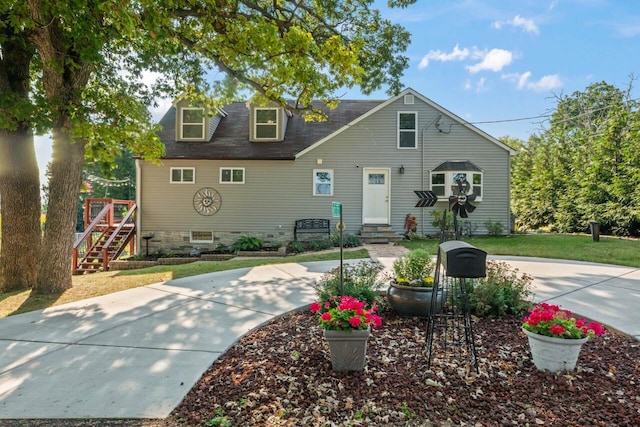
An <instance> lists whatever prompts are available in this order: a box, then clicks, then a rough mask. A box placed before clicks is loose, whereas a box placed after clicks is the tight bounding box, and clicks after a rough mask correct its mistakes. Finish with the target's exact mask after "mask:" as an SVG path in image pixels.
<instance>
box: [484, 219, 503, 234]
mask: <svg viewBox="0 0 640 427" xmlns="http://www.w3.org/2000/svg"><path fill="white" fill-rule="evenodd" d="M484 226H485V227H486V228H487V234H488V235H489V236H502V233H503V232H504V225H502V223H501V222H499V221H496V222H493V221H491V220H490V219H488V220H486V221H485V222H484Z"/></svg>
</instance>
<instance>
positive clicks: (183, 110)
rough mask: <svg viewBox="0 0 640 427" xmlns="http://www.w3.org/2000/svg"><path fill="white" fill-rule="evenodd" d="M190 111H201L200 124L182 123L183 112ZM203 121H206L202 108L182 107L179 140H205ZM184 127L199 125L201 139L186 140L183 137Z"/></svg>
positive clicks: (191, 139) (189, 139) (187, 139)
mask: <svg viewBox="0 0 640 427" xmlns="http://www.w3.org/2000/svg"><path fill="white" fill-rule="evenodd" d="M188 110H189V111H191V110H199V111H202V122H200V123H198V122H193V123H192V122H185V121H184V112H185V111H188ZM205 119H206V115H205V114H204V108H198V107H183V108H181V109H180V140H182V141H203V140H204V138H205V136H206V135H205V126H204V124H205ZM184 125H191V126H193V125H201V126H202V137H201V138H186V137H185V136H184Z"/></svg>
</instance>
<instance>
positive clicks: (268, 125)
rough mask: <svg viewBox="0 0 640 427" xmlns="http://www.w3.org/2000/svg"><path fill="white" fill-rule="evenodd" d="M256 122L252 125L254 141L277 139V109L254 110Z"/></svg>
mask: <svg viewBox="0 0 640 427" xmlns="http://www.w3.org/2000/svg"><path fill="white" fill-rule="evenodd" d="M255 114H256V115H255V117H256V121H255V124H254V126H255V127H254V135H255V139H277V138H278V135H279V132H278V109H277V108H256V110H255Z"/></svg>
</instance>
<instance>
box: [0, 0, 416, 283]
mask: <svg viewBox="0 0 640 427" xmlns="http://www.w3.org/2000/svg"><path fill="white" fill-rule="evenodd" d="M413 2H415V0H390V1H389V4H390V6H400V7H404V6H407V5H409V4H411V3H413ZM372 4H373V1H371V0H293V1H292V0H153V1H151V0H129V1H126V0H125V1H122V0H68V1H64V2H61V1H59V0H27V1H26V2H25V0H0V16H1V17H2V21H1V23H0V30H1V31H0V54H1V56H2V57H1V58H0V59H1V61H0V90H1V91H2V92H1V94H0V96H1V98H0V113H1V114H0V116H2V117H3V118H2V119H0V201H1V203H2V205H1V206H2V215H3V218H2V219H3V221H2V246H1V251H2V252H1V257H0V288H1V289H2V290H7V289H16V288H24V287H32V288H33V291H34V292H36V293H49V292H59V291H62V290H64V289H67V288H69V287H70V286H71V269H70V260H71V250H72V244H73V236H74V234H73V232H74V229H75V218H76V216H75V209H76V203H77V199H78V194H79V190H80V184H81V182H80V180H81V173H82V168H83V164H84V163H85V161H92V160H100V161H102V162H104V161H105V160H107V161H108V160H109V159H112V158H114V157H115V155H116V154H117V153H118V152H119V151H120V150H121V149H122V148H123V147H125V148H127V149H130V150H131V151H132V152H134V153H135V154H136V155H139V156H141V157H142V158H145V159H151V160H153V159H158V158H160V157H161V156H162V146H161V145H160V144H159V142H158V140H157V137H156V134H155V131H156V130H157V129H156V128H155V127H154V126H153V124H152V123H151V117H150V115H149V113H148V108H147V107H148V106H149V105H151V104H152V102H153V100H154V99H155V98H156V97H158V96H176V95H178V94H184V95H185V96H189V97H191V98H192V99H193V100H194V102H202V103H206V104H209V105H215V104H216V103H224V102H226V101H228V100H229V99H231V97H233V96H234V95H235V94H236V93H237V92H238V91H242V90H248V91H249V92H250V93H251V94H252V97H253V100H254V101H256V102H266V101H274V102H278V103H280V104H281V105H284V106H286V108H289V109H290V110H292V111H294V112H298V113H301V114H305V115H306V117H307V118H309V119H316V118H319V117H320V113H319V112H317V111H314V110H313V109H312V108H311V107H310V102H311V101H312V100H315V99H320V100H324V101H325V102H327V104H328V105H332V104H334V103H335V102H336V101H337V99H338V98H339V96H340V91H341V90H343V89H344V88H349V87H354V86H356V85H359V86H360V87H361V90H362V92H363V93H365V94H367V93H371V92H372V91H374V90H377V89H379V88H381V87H383V86H384V87H386V88H387V89H388V92H389V93H397V92H398V91H399V90H400V89H401V86H400V77H401V76H402V73H403V71H404V69H405V68H406V66H407V58H406V57H404V56H403V55H402V52H403V51H404V50H405V49H406V47H407V45H408V43H409V34H408V33H407V32H406V30H405V29H403V28H402V27H400V26H397V25H393V24H391V23H390V22H389V21H388V20H385V19H383V18H382V17H381V16H380V13H379V11H377V10H375V9H374V8H373V6H372ZM220 72H221V73H222V74H219V75H220V76H222V75H225V76H227V77H228V78H226V79H222V78H220V79H217V78H216V73H220ZM145 73H147V74H146V75H149V74H148V73H152V74H151V75H153V76H155V77H156V79H155V83H154V84H153V85H145V84H144V83H143V80H142V76H144V75H145ZM211 76H213V77H211ZM290 99H292V100H294V101H293V102H287V100H290ZM36 130H37V131H40V132H45V131H46V132H51V134H52V136H53V159H52V162H51V166H50V181H49V194H48V198H49V200H48V210H47V220H46V225H45V232H44V236H43V238H42V241H41V233H40V229H39V209H40V202H39V190H38V187H39V182H38V173H37V163H36V159H35V155H34V150H33V132H34V131H36Z"/></svg>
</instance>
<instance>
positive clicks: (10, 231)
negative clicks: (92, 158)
mask: <svg viewBox="0 0 640 427" xmlns="http://www.w3.org/2000/svg"><path fill="white" fill-rule="evenodd" d="M3 11H4V12H3V14H2V16H0V19H1V20H2V22H8V17H7V15H6V13H7V12H6V10H4V9H3ZM23 30H24V31H23ZM28 31H29V30H28V29H24V28H23V29H21V30H18V29H16V28H13V27H12V26H11V25H3V26H2V28H1V29H0V52H1V55H0V97H1V98H2V104H3V105H2V113H1V114H2V117H1V120H0V123H1V125H2V129H1V130H0V214H1V215H2V228H1V229H0V239H1V241H0V292H6V291H12V290H18V289H26V288H29V287H33V285H34V284H35V280H36V273H37V263H38V255H39V253H40V241H41V239H42V233H41V230H40V177H39V175H38V163H37V161H36V155H35V150H34V145H33V130H32V127H31V123H32V119H33V117H32V116H31V108H30V106H31V102H30V100H29V90H30V87H31V80H30V75H29V70H30V64H31V60H32V59H33V57H34V55H35V48H34V46H33V45H32V44H31V43H30V42H29V40H28V39H27V35H28Z"/></svg>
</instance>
